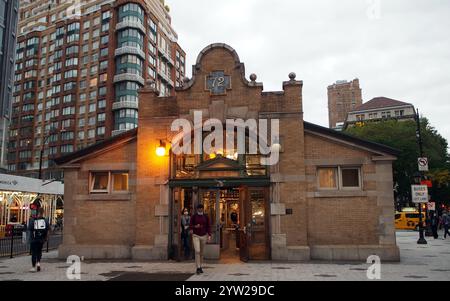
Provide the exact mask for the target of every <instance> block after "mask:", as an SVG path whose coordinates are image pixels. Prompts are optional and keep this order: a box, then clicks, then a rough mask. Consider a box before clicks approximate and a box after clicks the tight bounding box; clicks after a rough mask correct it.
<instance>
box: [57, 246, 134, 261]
mask: <svg viewBox="0 0 450 301" xmlns="http://www.w3.org/2000/svg"><path fill="white" fill-rule="evenodd" d="M71 255H76V256H78V257H80V258H84V259H130V258H131V247H130V246H123V245H66V244H63V245H61V246H59V248H58V258H59V259H64V260H65V259H67V257H69V256H71Z"/></svg>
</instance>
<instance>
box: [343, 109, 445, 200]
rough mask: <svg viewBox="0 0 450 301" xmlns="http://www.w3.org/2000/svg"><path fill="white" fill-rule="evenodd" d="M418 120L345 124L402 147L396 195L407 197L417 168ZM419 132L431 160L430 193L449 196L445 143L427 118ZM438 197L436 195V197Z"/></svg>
mask: <svg viewBox="0 0 450 301" xmlns="http://www.w3.org/2000/svg"><path fill="white" fill-rule="evenodd" d="M416 129H417V124H416V122H415V121H413V120H408V121H397V120H386V121H382V122H378V123H375V122H374V123H367V124H365V125H364V126H361V127H352V128H348V129H347V130H346V131H345V132H346V133H347V134H350V135H353V136H356V137H359V138H362V139H366V140H370V141H374V142H378V143H381V144H385V145H387V146H390V147H393V148H396V149H398V150H400V151H401V153H400V155H399V156H398V159H397V161H396V162H394V181H395V182H396V183H397V184H398V188H397V192H398V195H399V196H400V197H401V198H403V199H409V198H410V193H411V192H410V190H411V187H410V185H411V183H412V181H413V180H412V177H413V174H414V173H415V172H417V158H418V157H419V154H420V152H419V146H418V143H417V139H416ZM421 132H422V141H423V152H424V156H425V157H428V159H429V162H430V173H429V174H428V176H430V177H431V178H432V180H433V182H434V185H435V187H433V190H432V191H433V192H434V193H433V194H432V197H433V198H434V199H435V200H438V199H439V201H441V202H443V201H448V200H449V199H450V194H449V193H448V192H450V191H448V190H449V186H450V185H449V184H450V164H449V154H448V151H447V150H448V143H447V141H446V139H444V138H443V137H442V136H441V135H440V134H439V133H438V132H437V131H436V129H435V128H434V127H432V126H431V125H430V123H429V121H428V120H427V119H426V118H422V119H421ZM437 198H438V199H437Z"/></svg>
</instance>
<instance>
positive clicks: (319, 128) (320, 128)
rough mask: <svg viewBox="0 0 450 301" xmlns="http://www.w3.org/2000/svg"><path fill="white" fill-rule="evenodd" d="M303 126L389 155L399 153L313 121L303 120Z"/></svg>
mask: <svg viewBox="0 0 450 301" xmlns="http://www.w3.org/2000/svg"><path fill="white" fill-rule="evenodd" d="M303 123H304V128H305V130H310V131H312V132H317V133H320V134H324V135H328V136H332V137H335V138H337V139H340V140H344V141H347V142H351V143H355V144H358V145H361V146H364V147H366V148H369V149H372V150H375V151H378V152H383V153H387V154H389V155H393V156H398V155H400V153H401V151H400V150H399V149H396V148H393V147H390V146H387V145H384V144H381V143H377V142H373V141H370V140H366V139H361V138H357V137H354V136H350V135H348V134H345V133H342V132H338V131H336V130H332V129H329V128H326V127H323V126H320V125H317V124H314V123H310V122H307V121H304V122H303Z"/></svg>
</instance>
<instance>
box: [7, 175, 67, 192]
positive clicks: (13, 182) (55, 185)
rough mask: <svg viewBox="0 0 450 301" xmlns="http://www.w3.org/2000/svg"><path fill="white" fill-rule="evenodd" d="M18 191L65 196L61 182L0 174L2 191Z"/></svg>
mask: <svg viewBox="0 0 450 301" xmlns="http://www.w3.org/2000/svg"><path fill="white" fill-rule="evenodd" d="M2 190H6V191H18V192H30V193H40V194H59V195H63V194H64V184H63V183H61V182H57V181H54V182H50V181H42V180H39V179H33V178H26V177H19V176H13V175H8V174H0V191H2Z"/></svg>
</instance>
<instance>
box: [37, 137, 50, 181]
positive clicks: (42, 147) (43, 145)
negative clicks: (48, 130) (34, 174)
mask: <svg viewBox="0 0 450 301" xmlns="http://www.w3.org/2000/svg"><path fill="white" fill-rule="evenodd" d="M49 137H50V135H47V136H46V137H45V138H44V141H42V146H41V152H40V155H39V180H42V157H43V156H44V148H45V143H47V141H48V138H49Z"/></svg>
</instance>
